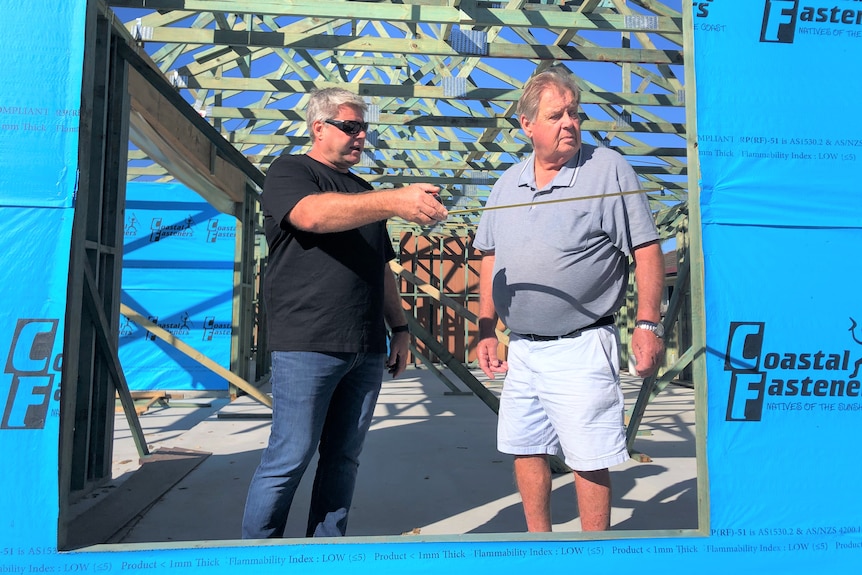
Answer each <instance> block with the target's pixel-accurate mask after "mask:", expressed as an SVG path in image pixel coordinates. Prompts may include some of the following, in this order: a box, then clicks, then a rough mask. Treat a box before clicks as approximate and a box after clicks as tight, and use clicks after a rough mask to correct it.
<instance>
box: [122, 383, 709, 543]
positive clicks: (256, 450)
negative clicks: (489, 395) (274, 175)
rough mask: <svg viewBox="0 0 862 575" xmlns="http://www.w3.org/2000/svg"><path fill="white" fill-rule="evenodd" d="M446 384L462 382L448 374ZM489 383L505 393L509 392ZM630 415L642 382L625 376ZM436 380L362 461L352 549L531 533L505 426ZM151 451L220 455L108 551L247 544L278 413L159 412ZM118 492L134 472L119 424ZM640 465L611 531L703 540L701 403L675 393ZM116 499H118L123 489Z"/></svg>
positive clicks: (625, 468)
mask: <svg viewBox="0 0 862 575" xmlns="http://www.w3.org/2000/svg"><path fill="white" fill-rule="evenodd" d="M444 373H445V374H446V375H447V376H449V378H450V379H451V380H452V381H457V378H454V376H452V374H451V373H449V372H446V371H445V370H444ZM477 375H478V376H480V377H479V379H480V381H483V382H485V384H486V385H487V386H488V387H489V388H490V389H492V390H493V391H494V392H495V393H497V392H499V388H500V385H501V384H500V382H488V381H486V378H485V377H484V376H483V375H482V374H481V373H480V372H478V373H477ZM623 385H624V391H625V395H626V401H627V404H628V405H631V404H633V403H634V401H635V400H636V398H637V393H638V389H639V386H640V380H639V379H636V378H632V377H628V376H624V383H623ZM448 392H449V389H448V388H447V387H445V386H444V385H443V383H442V382H440V381H439V380H438V379H436V378H435V377H434V375H433V374H432V373H431V372H430V371H428V370H427V369H421V368H410V369H409V370H408V371H407V373H406V374H405V375H404V376H402V377H401V378H399V379H397V380H391V381H386V382H385V383H384V386H383V391H382V393H381V396H380V400H379V402H378V405H377V409H376V410H375V416H374V423H373V425H372V428H371V431H370V433H369V436H368V439H367V441H366V447H365V451H364V453H363V456H362V459H361V466H360V472H359V479H358V483H357V486H356V494H355V497H354V502H353V507H352V509H351V517H350V527H349V533H350V535H352V536H393V535H396V536H397V535H401V534H420V535H457V534H466V533H476V534H485V533H488V534H490V533H523V532H524V531H525V524H524V519H523V515H522V512H521V508H520V498H519V497H518V494H517V490H516V489H515V486H514V482H513V478H512V463H511V457H509V456H506V455H503V454H500V453H499V452H497V450H496V447H495V433H496V415H495V414H494V413H493V412H492V411H491V410H490V409H489V408H488V407H487V406H486V405H485V404H484V403H482V401H481V400H479V399H478V398H477V397H475V396H473V395H454V394H451V393H448ZM141 424H142V426H143V427H144V430H145V435H146V439H147V443H148V444H149V445H150V447H151V449H156V448H160V447H161V448H180V449H189V450H195V451H207V452H210V453H212V455H210V456H209V457H208V458H206V459H205V460H204V461H203V462H201V463H200V465H198V466H197V467H196V468H195V469H194V470H193V471H191V472H190V473H188V475H186V476H185V477H184V478H183V479H182V480H181V481H180V482H179V483H177V484H176V485H174V486H173V487H172V488H170V489H168V490H167V491H166V492H165V494H164V495H163V496H162V497H161V498H160V499H159V500H158V501H157V502H156V503H155V504H154V505H152V506H151V507H149V508H148V509H146V510H145V511H143V512H142V513H140V514H139V515H138V516H137V518H136V519H135V520H134V521H133V522H132V523H130V524H129V525H127V526H126V528H125V529H123V530H122V531H121V532H119V533H116V534H115V535H114V536H112V537H111V538H110V540H109V541H107V542H109V543H120V542H122V543H145V542H177V541H213V540H229V539H237V538H239V535H240V523H241V518H242V510H243V506H244V503H245V495H246V490H247V488H248V484H249V481H250V479H251V475H252V473H253V472H254V469H255V467H256V465H257V463H258V461H259V458H260V453H261V451H262V449H263V447H264V446H265V445H266V441H267V438H268V435H269V426H270V419H269V410H268V409H267V408H265V407H264V406H261V405H259V404H257V403H256V402H254V400H252V399H250V398H248V397H243V398H240V399H238V400H236V401H234V402H232V403H227V401H226V400H224V399H216V400H214V401H213V402H212V403H211V404H210V405H205V404H202V405H201V406H200V407H189V406H185V407H171V406H168V407H161V408H156V409H154V410H152V411H151V412H148V413H147V414H145V415H143V416H142V417H141ZM116 438H117V439H116V442H115V450H114V461H115V477H116V480H115V483H120V482H122V481H123V480H124V479H123V478H124V476H127V474H128V473H130V472H131V471H132V470H133V469H134V467H135V466H136V461H137V457H136V453H135V448H134V444H133V442H132V441H131V438H130V436H129V434H128V427H127V425H126V424H125V420H124V418H123V416H122V415H118V419H117V434H116ZM635 448H636V450H637V451H639V452H642V453H645V454H647V455H648V456H649V457H650V458H651V461H649V462H646V463H640V462H636V461H635V460H630V461H629V462H627V463H626V464H623V465H621V466H618V467H616V468H615V469H613V470H612V481H613V487H614V499H613V514H612V524H613V529H623V530H642V529H695V528H696V527H697V493H696V460H695V441H694V392H693V390H691V389H688V388H686V387H682V386H676V385H670V386H668V388H667V389H666V390H665V391H663V392H662V394H661V395H659V396H658V398H657V399H656V400H655V401H654V402H653V403H652V404H651V405H650V406H649V407H648V409H647V411H646V414H645V416H644V419H643V422H642V424H641V435H640V436H639V437H638V439H637V441H636V443H635ZM315 465H316V463H315V462H312V465H311V467H310V468H309V472H308V473H307V474H306V477H304V478H303V481H302V484H301V485H300V488H299V490H298V492H297V495H296V499H295V501H294V505H293V509H292V510H291V516H290V519H289V521H288V527H287V536H288V537H302V536H303V534H304V532H305V519H306V514H307V510H308V501H309V491H310V485H311V480H312V477H313V476H312V470H313V468H314V466H315ZM114 487H116V486H114ZM552 506H553V521H554V530H555V531H560V532H566V531H578V530H580V521H579V518H578V511H577V506H576V504H575V496H574V488H573V486H572V478H571V474H561V475H555V476H554V478H553V498H552Z"/></svg>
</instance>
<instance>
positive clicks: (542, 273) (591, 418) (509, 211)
mask: <svg viewBox="0 0 862 575" xmlns="http://www.w3.org/2000/svg"><path fill="white" fill-rule="evenodd" d="M579 98H580V93H579V90H578V87H577V84H576V83H575V81H574V79H573V77H572V76H571V74H569V73H568V71H567V70H565V69H564V68H551V69H550V70H547V71H545V72H542V73H540V74H537V75H536V76H534V77H533V78H532V79H531V80H530V81H529V82H528V83H527V84H526V86H525V87H524V92H523V95H522V97H521V100H520V101H519V103H518V116H519V119H520V122H521V128H522V129H523V130H524V133H525V134H526V135H527V137H529V138H530V140H531V141H532V143H533V154H532V155H531V156H530V157H529V158H527V159H526V160H525V161H523V162H520V163H518V164H516V165H515V166H513V167H511V168H509V169H508V170H506V172H505V173H504V174H503V175H502V176H501V177H500V179H499V180H498V181H497V183H496V184H495V186H494V189H493V190H492V192H491V196H490V197H489V198H488V203H487V207H493V206H497V205H500V206H508V205H517V204H530V203H534V204H536V203H539V204H538V205H527V206H522V207H511V208H505V209H499V210H486V211H485V212H484V213H483V215H482V219H481V221H480V222H479V227H478V230H477V232H476V237H475V239H474V241H473V245H474V246H475V247H476V248H478V249H479V250H481V251H482V252H483V257H482V268H481V276H480V280H479V294H480V303H479V333H480V341H479V345H478V357H479V366H480V367H481V368H482V371H484V372H485V374H486V375H488V377H490V378H492V379H493V378H494V375H495V374H498V373H504V372H506V373H507V375H506V379H505V382H504V385H503V392H502V396H501V399H500V416H499V423H498V429H497V446H498V449H499V450H500V451H501V452H503V453H510V454H512V455H514V457H515V479H516V481H517V484H518V490H519V491H520V494H521V499H522V501H523V506H524V514H525V516H526V520H527V529H528V530H529V531H551V512H550V490H551V472H550V468H549V466H548V456H549V455H558V454H562V455H563V457H564V459H565V461H566V464H567V465H568V466H569V467H570V468H571V469H573V470H574V479H575V489H576V492H577V499H578V508H579V511H580V517H581V526H582V528H583V530H585V531H599V530H606V529H609V528H610V510H611V484H610V472H609V470H608V468H609V467H611V466H613V465H618V464H620V463H623V462H624V461H626V460H627V459H628V457H629V455H628V452H627V450H626V442H625V428H624V422H623V412H624V407H623V395H622V390H621V387H620V379H619V337H618V334H617V331H616V327H615V326H614V318H613V314H614V313H615V312H616V311H617V310H618V309H619V307H620V305H621V304H622V302H623V299H624V295H625V289H626V282H627V279H628V266H629V258H630V257H631V258H632V259H633V260H634V263H635V281H636V283H637V294H638V310H637V319H638V322H637V323H636V328H635V330H634V333H633V334H632V352H633V353H634V357H635V359H636V362H637V366H636V369H637V372H638V374H639V375H642V376H648V375H650V374H652V373H654V372H655V370H656V369H657V368H658V365H659V363H660V361H661V358H662V357H663V354H664V344H663V341H662V336H663V333H662V329H661V324H660V309H659V305H660V301H661V292H662V290H663V288H664V259H663V255H662V252H661V248H660V246H659V242H658V240H659V236H658V233H657V231H656V228H655V223H654V221H653V217H652V214H651V212H650V209H649V205H648V203H647V199H646V197H645V196H644V195H643V194H640V193H635V194H631V193H626V192H631V191H635V190H638V189H640V187H641V186H640V183H639V181H638V178H637V175H636V174H635V172H634V170H633V169H632V168H631V166H629V164H628V163H627V162H626V161H625V160H624V159H623V157H622V156H621V155H620V154H618V153H617V152H615V151H613V150H610V149H608V148H596V147H593V146H589V145H586V144H582V142H581V132H580V122H579V113H578V107H579ZM572 198H582V199H580V200H574V201H563V202H559V203H550V204H544V205H542V204H540V202H549V201H556V200H569V199H572ZM498 317H499V319H500V320H502V321H503V323H504V324H505V325H506V326H507V327H508V328H509V330H510V331H511V335H510V342H509V351H508V358H507V361H501V360H500V359H499V358H498V356H497V347H498V341H497V337H496V335H495V326H496V324H497V319H498Z"/></svg>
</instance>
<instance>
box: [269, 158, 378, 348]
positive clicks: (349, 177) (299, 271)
mask: <svg viewBox="0 0 862 575" xmlns="http://www.w3.org/2000/svg"><path fill="white" fill-rule="evenodd" d="M371 189H372V187H371V185H370V184H368V182H366V181H365V180H363V179H361V178H360V177H358V176H356V175H354V174H352V173H342V172H339V171H337V170H333V169H332V168H330V167H329V166H326V165H324V164H321V163H320V162H318V161H316V160H313V159H311V158H309V157H308V156H305V155H299V156H288V155H285V156H281V157H279V158H278V159H276V160H275V161H274V162H273V163H272V165H271V166H270V168H269V171H268V172H267V175H266V180H265V181H264V186H263V195H262V196H261V200H262V204H263V215H264V231H265V232H266V240H267V244H268V245H269V262H268V265H267V269H266V278H265V282H264V304H265V305H266V313H267V327H268V331H269V342H268V343H269V349H270V350H272V351H319V352H352V353H358V352H371V353H380V352H384V351H386V339H385V337H386V336H385V327H384V323H383V285H384V284H383V279H384V273H388V265H387V262H389V260H391V259H392V258H394V257H395V252H394V250H393V249H392V244H391V242H390V240H389V236H388V235H387V233H386V222H383V221H381V222H375V223H373V224H368V225H365V226H362V227H359V228H356V229H353V230H347V231H344V232H337V233H331V234H314V233H311V232H305V231H302V230H298V229H296V228H294V227H293V226H291V225H290V222H289V221H288V220H287V219H286V218H285V216H286V215H287V214H288V213H289V212H290V210H292V209H293V207H294V206H296V204H297V203H298V202H299V201H300V200H301V199H302V198H304V197H305V196H308V195H311V194H315V193H319V192H342V193H362V192H365V191H368V190H371Z"/></svg>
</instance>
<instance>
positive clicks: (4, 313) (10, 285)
mask: <svg viewBox="0 0 862 575" xmlns="http://www.w3.org/2000/svg"><path fill="white" fill-rule="evenodd" d="M4 8H6V9H4V19H3V25H4V30H3V33H2V34H0V69H2V70H3V81H2V82H0V223H2V234H0V259H2V265H0V294H2V298H3V303H2V305H0V366H2V372H0V414H1V415H2V418H0V455H2V460H3V465H2V470H3V473H2V474H1V475H0V477H2V479H0V481H2V482H3V485H2V488H0V509H2V510H3V512H2V519H0V573H7V572H14V571H13V569H18V563H16V561H17V560H23V563H22V566H21V569H22V570H23V569H26V568H29V564H30V560H31V559H32V557H28V555H27V553H29V552H30V550H31V549H33V550H38V552H40V553H47V554H49V555H50V554H51V553H52V552H53V550H54V549H55V548H56V545H57V541H56V538H57V498H58V490H57V465H56V462H57V457H58V450H57V437H58V434H59V390H60V385H61V382H60V371H61V369H62V352H63V329H64V326H65V312H66V288H67V286H68V282H67V277H68V272H69V246H70V240H71V236H72V220H73V213H74V212H73V203H74V196H75V185H76V178H77V157H78V124H79V117H78V110H79V109H80V102H81V80H82V62H83V46H84V43H83V26H84V2H81V1H77V2H75V1H69V2H62V3H57V2H49V1H47V0H37V1H34V2H28V3H26V5H25V6H23V7H20V8H19V7H16V8H15V9H11V10H10V9H8V8H9V7H8V6H4ZM35 22H46V23H47V24H46V26H45V28H43V29H42V32H43V33H40V34H33V33H32V32H33V27H34V23H35ZM52 23H54V24H52Z"/></svg>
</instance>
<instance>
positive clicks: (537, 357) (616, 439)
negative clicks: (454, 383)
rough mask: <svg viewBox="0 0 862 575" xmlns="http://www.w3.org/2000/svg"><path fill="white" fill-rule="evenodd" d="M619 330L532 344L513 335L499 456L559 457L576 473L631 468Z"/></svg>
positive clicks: (502, 403) (500, 422) (502, 400)
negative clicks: (619, 466)
mask: <svg viewBox="0 0 862 575" xmlns="http://www.w3.org/2000/svg"><path fill="white" fill-rule="evenodd" d="M618 350H619V341H618V337H617V331H616V328H615V327H614V326H603V327H597V328H593V329H588V330H586V331H584V332H582V333H581V334H580V335H578V336H577V337H569V338H563V339H558V340H553V341H530V340H528V339H524V338H522V337H518V336H517V335H516V334H511V336H510V340H509V353H508V358H507V361H508V363H509V372H508V373H507V374H506V379H505V381H504V383H503V393H502V395H501V397H500V414H499V419H498V424H497V449H499V450H500V451H501V452H502V453H508V454H511V455H541V454H547V455H560V453H562V454H563V456H564V459H565V462H566V465H568V466H569V467H570V468H572V469H574V470H576V471H596V470H599V469H605V468H607V467H611V466H613V465H618V464H620V463H623V462H625V461H626V460H628V458H629V454H628V451H627V450H626V434H625V423H624V421H625V419H624V418H625V414H624V411H625V404H624V402H623V392H622V387H621V386H620V377H619V373H620V368H619V363H620V362H619V351H618Z"/></svg>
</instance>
